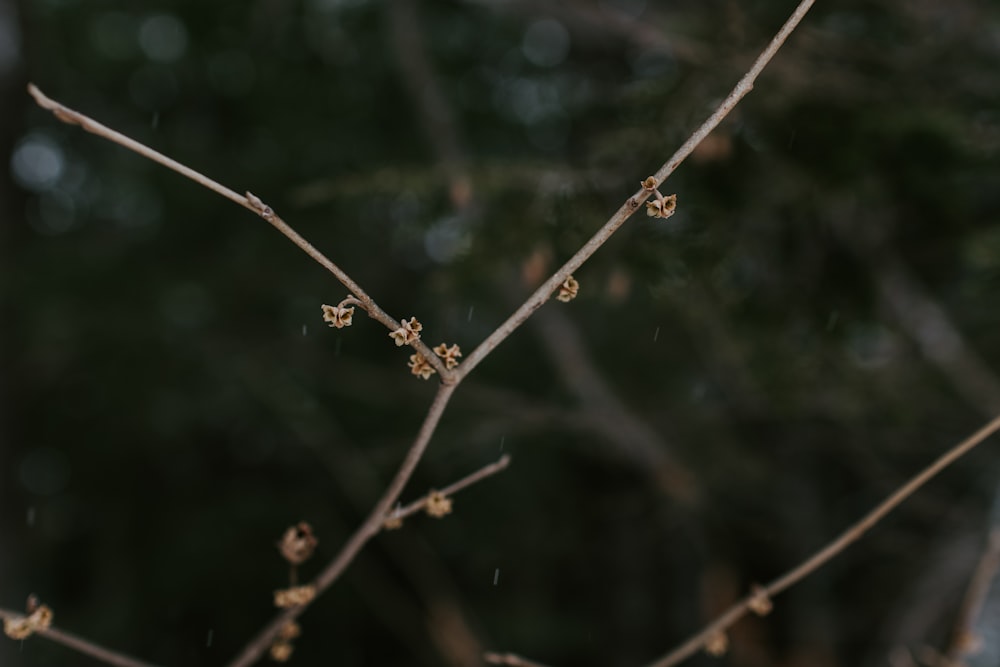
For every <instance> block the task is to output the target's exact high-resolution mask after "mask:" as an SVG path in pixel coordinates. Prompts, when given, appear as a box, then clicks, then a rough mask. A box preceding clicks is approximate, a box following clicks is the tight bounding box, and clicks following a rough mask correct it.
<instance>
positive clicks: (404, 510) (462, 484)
mask: <svg viewBox="0 0 1000 667" xmlns="http://www.w3.org/2000/svg"><path fill="white" fill-rule="evenodd" d="M509 465H510V455H509V454H504V455H503V456H501V457H500V458H499V460H497V461H495V462H494V463H491V464H489V465H488V466H483V467H482V468H480V469H479V470H477V471H476V472H474V473H472V474H470V475H466V476H465V477H463V478H462V479H460V480H458V481H457V482H453V483H452V484H449V485H448V486H446V487H444V488H443V489H440V490H438V491H437V493H439V494H441V495H442V496H445V497H448V496H453V495H455V494H456V493H458V492H459V491H461V490H462V489H464V488H467V487H469V486H472V485H473V484H475V483H476V482H479V481H481V480H484V479H486V478H487V477H492V476H493V475H495V474H497V473H498V472H501V471H502V470H504V469H505V468H506V467H507V466H509ZM430 497H431V494H427V495H426V496H423V497H422V498H418V499H417V500H414V501H413V502H412V503H410V504H409V505H404V506H403V507H398V508H396V509H394V510H392V511H391V512H390V513H389V516H388V517H387V518H391V519H397V520H401V519H405V518H406V517H408V516H410V515H412V514H416V513H417V512H419V511H420V510H422V509H424V507H426V506H427V502H428V500H429V499H430Z"/></svg>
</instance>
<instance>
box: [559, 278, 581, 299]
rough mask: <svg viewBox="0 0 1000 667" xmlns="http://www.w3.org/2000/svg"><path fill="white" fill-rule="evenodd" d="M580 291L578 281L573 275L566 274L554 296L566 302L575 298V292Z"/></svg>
mask: <svg viewBox="0 0 1000 667" xmlns="http://www.w3.org/2000/svg"><path fill="white" fill-rule="evenodd" d="M579 291H580V283H578V282H577V281H576V278H574V277H573V276H568V277H567V278H566V280H564V281H563V284H562V285H560V286H559V294H557V295H556V298H557V299H559V300H560V301H562V302H563V303H566V302H567V301H572V300H573V299H575V298H576V293H577V292H579Z"/></svg>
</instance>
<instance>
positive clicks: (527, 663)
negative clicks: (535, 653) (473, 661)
mask: <svg viewBox="0 0 1000 667" xmlns="http://www.w3.org/2000/svg"><path fill="white" fill-rule="evenodd" d="M483 661H485V662H486V663H487V664H490V665H508V666H509V667H545V665H543V664H542V663H540V662H533V661H531V660H528V659H527V658H522V657H521V656H519V655H517V654H515V653H484V654H483Z"/></svg>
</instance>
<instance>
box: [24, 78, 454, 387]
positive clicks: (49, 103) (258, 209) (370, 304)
mask: <svg viewBox="0 0 1000 667" xmlns="http://www.w3.org/2000/svg"><path fill="white" fill-rule="evenodd" d="M28 92H29V93H30V94H31V96H32V97H33V98H35V102H37V103H38V106H40V107H42V108H43V109H47V110H49V111H51V112H52V114H53V115H54V116H55V117H56V118H58V119H59V120H61V121H62V122H64V123H68V124H70V125H79V126H80V127H82V128H83V129H84V130H86V131H87V132H90V133H92V134H96V135H97V136H99V137H102V138H104V139H107V140H108V141H111V142H113V143H116V144H118V145H119V146H123V147H124V148H127V149H129V150H130V151H133V152H134V153H138V154H139V155H141V156H143V157H145V158H147V159H149V160H152V161H153V162H157V163H159V164H162V165H163V166H164V167H166V168H167V169H170V170H171V171H175V172H177V173H178V174H180V175H182V176H186V177H188V178H190V179H191V180H192V181H194V182H195V183H198V184H199V185H203V186H205V187H206V188H208V189H209V190H212V191H213V192H216V193H218V194H220V195H222V196H223V197H225V198H226V199H228V200H230V201H232V202H235V203H237V204H239V205H240V206H242V207H243V208H245V209H247V210H249V211H253V212H254V213H256V214H257V215H258V216H260V217H261V218H263V219H264V220H265V221H267V222H268V223H270V224H271V226H272V227H274V228H275V229H277V230H278V231H279V232H281V233H282V234H284V235H285V237H286V238H288V239H289V240H290V241H291V242H292V243H294V244H295V245H297V246H298V247H299V248H300V249H301V250H302V251H303V252H305V253H306V254H307V255H309V256H310V257H312V258H313V259H314V260H316V262H317V263H319V264H320V265H321V266H322V267H323V268H325V269H326V270H327V271H329V272H330V273H332V274H333V275H334V277H336V279H337V280H339V281H340V283H341V284H342V285H344V287H346V288H347V289H349V290H350V291H351V293H352V294H353V295H354V297H356V298H357V300H358V302H359V303H358V305H360V306H361V307H362V308H364V309H365V311H366V312H367V313H368V315H369V316H370V317H372V318H373V319H375V320H378V321H379V322H381V323H382V324H383V325H385V326H386V328H388V329H389V330H390V331H393V330H395V329H398V328H399V326H400V323H399V322H397V321H396V320H395V319H393V318H392V317H391V316H390V315H389V314H388V313H386V312H385V311H384V310H382V308H381V307H379V305H378V304H377V303H375V300H374V299H372V298H371V297H370V296H368V294H367V293H366V292H365V291H364V290H363V289H361V286H360V285H358V284H357V283H356V282H354V280H352V279H351V277H350V276H349V275H347V274H346V273H345V272H344V271H343V269H341V268H340V267H339V266H337V265H336V264H334V263H333V261H332V260H331V259H330V258H328V257H327V256H326V255H324V254H323V253H321V252H320V251H319V250H317V249H316V247H315V246H313V245H312V244H311V243H309V242H308V241H306V240H305V239H304V238H303V237H302V236H301V235H300V234H299V233H298V232H296V231H295V230H294V229H292V228H291V226H289V224H288V223H287V222H285V221H284V220H282V219H281V217H279V216H278V214H277V213H275V212H274V210H273V209H272V208H271V207H270V206H268V205H267V204H265V203H264V202H263V201H261V199H260V198H259V197H257V196H256V195H254V194H253V193H252V192H247V193H246V196H244V195H241V194H239V193H237V192H235V191H233V190H230V189H229V188H227V187H226V186H224V185H222V184H221V183H219V182H217V181H214V180H212V179H211V178H209V177H208V176H205V175H204V174H202V173H201V172H198V171H196V170H194V169H192V168H191V167H188V166H186V165H183V164H181V163H180V162H178V161H176V160H174V159H172V158H169V157H167V156H166V155H164V154H163V153H160V152H159V151H156V150H153V149H152V148H150V147H149V146H146V145H145V144H143V143H141V142H139V141H136V140H135V139H132V138H131V137H127V136H125V135H124V134H122V133H121V132H117V131H115V130H112V129H111V128H110V127H107V126H105V125H102V124H101V123H98V122H97V121H96V120H94V119H92V118H90V117H88V116H85V115H84V114H82V113H80V112H79V111H75V110H73V109H70V108H69V107H67V106H65V105H63V104H60V103H59V102H56V101H55V100H53V99H51V98H50V97H47V96H46V95H45V93H43V92H42V91H41V90H39V89H38V87H37V86H35V84H33V83H29V84H28ZM409 345H410V346H411V347H413V348H414V349H415V350H417V351H418V352H419V353H420V354H422V355H423V356H424V358H425V359H427V361H428V363H430V364H431V365H432V366H434V369H435V370H436V371H437V372H438V373H440V374H441V381H442V382H443V383H445V384H451V383H452V382H453V381H454V378H453V376H454V375H455V373H454V371H451V370H449V369H447V368H445V366H444V364H443V363H442V362H441V360H440V359H439V358H438V357H437V355H435V354H434V353H433V352H431V350H430V348H429V347H428V346H427V345H426V344H425V343H424V342H423V341H422V340H420V339H417V340H415V341H413V342H411V343H409Z"/></svg>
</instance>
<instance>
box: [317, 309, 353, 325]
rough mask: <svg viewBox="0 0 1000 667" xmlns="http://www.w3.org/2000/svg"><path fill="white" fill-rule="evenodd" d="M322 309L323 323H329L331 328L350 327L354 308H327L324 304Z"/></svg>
mask: <svg viewBox="0 0 1000 667" xmlns="http://www.w3.org/2000/svg"><path fill="white" fill-rule="evenodd" d="M322 308H323V321H324V322H329V323H330V326H331V327H337V328H338V329H343V328H344V327H349V326H351V322H352V318H353V317H354V306H350V307H349V308H341V307H339V306H328V305H327V304H325V303H324V304H323V306H322Z"/></svg>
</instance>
